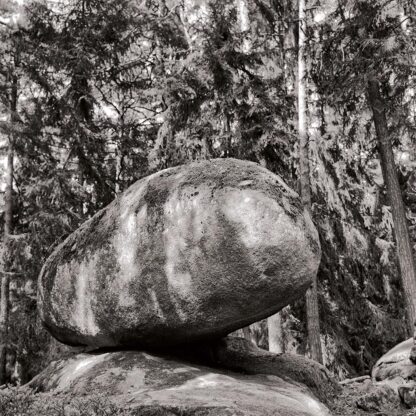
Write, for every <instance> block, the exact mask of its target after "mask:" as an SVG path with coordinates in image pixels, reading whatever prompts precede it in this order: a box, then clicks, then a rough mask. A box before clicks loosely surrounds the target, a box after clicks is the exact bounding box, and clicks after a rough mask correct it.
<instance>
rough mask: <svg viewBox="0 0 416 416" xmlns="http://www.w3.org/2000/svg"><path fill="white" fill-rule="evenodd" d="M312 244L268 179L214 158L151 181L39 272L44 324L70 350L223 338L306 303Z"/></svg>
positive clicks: (312, 235)
mask: <svg viewBox="0 0 416 416" xmlns="http://www.w3.org/2000/svg"><path fill="white" fill-rule="evenodd" d="M319 261H320V246H319V239H318V235H317V232H316V229H315V227H314V226H313V224H312V221H311V219H310V217H309V216H308V215H307V214H304V212H303V210H302V207H301V204H300V201H299V198H298V195H297V194H296V193H295V192H294V191H292V190H291V189H290V188H288V187H287V186H286V185H285V183H284V182H283V181H282V180H281V179H280V178H279V177H278V176H276V175H274V174H273V173H271V172H270V171H268V170H266V169H264V168H262V167H260V166H259V165H257V164H255V163H251V162H246V161H239V160H235V159H216V160H211V161H204V162H197V163H193V164H190V165H185V166H179V167H176V168H171V169H166V170H164V171H161V172H158V173H156V174H154V175H151V176H148V177H146V178H144V179H142V180H140V181H138V182H136V183H135V184H133V185H132V186H131V187H130V188H129V189H128V190H126V191H125V192H124V193H123V194H121V195H120V196H119V197H118V198H116V199H115V200H114V201H113V202H112V203H111V204H109V205H108V206H107V207H106V208H105V209H103V210H101V211H100V212H98V213H97V214H96V215H95V216H94V217H92V218H91V219H90V220H89V221H87V222H85V223H84V224H83V225H82V226H81V227H80V228H79V229H78V230H77V231H75V232H74V233H73V234H72V235H70V236H69V237H68V238H67V239H66V240H65V241H64V242H63V243H62V244H61V245H59V246H58V247H57V248H56V249H55V251H54V252H53V254H52V255H51V256H50V257H49V259H48V260H47V261H46V263H45V265H44V267H43V269H42V271H41V274H40V277H39V284H38V287H39V292H38V304H39V311H40V316H41V319H42V321H43V322H44V324H45V326H46V328H47V329H48V330H49V331H50V332H51V333H52V335H54V336H55V337H56V338H57V339H58V340H60V341H62V342H64V343H67V344H70V345H89V346H93V347H111V346H113V347H114V346H123V345H130V346H131V345H134V346H135V347H141V348H142V347H146V348H147V347H152V348H154V347H159V348H160V347H168V346H171V345H175V344H182V343H188V342H196V341H200V340H204V339H210V338H213V337H222V336H224V335H226V334H228V333H230V332H232V331H234V330H236V329H238V328H241V327H244V326H246V325H249V324H250V323H252V322H255V321H258V320H260V319H262V318H265V317H267V316H269V315H272V314H274V313H275V312H277V311H278V310H280V309H281V308H283V307H284V306H286V305H287V304H289V303H291V302H293V301H294V300H295V299H297V298H299V297H301V296H303V294H304V292H305V291H306V289H307V287H308V286H309V285H310V283H311V279H312V276H313V275H314V274H315V273H316V271H317V268H318V265H319Z"/></svg>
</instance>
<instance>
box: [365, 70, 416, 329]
mask: <svg viewBox="0 0 416 416" xmlns="http://www.w3.org/2000/svg"><path fill="white" fill-rule="evenodd" d="M368 100H369V104H370V106H371V109H372V112H373V120H374V126H375V129H376V136H377V141H378V149H379V153H380V162H381V170H382V173H383V179H384V183H385V185H386V189H387V196H388V199H389V201H390V206H391V213H392V217H393V224H394V235H395V238H396V250H397V257H398V260H399V265H400V271H401V278H402V284H403V291H404V297H405V302H406V315H407V326H408V331H409V335H411V334H413V325H414V323H415V319H416V269H415V261H414V257H413V251H412V245H411V242H410V237H409V230H408V226H407V220H406V211H405V207H404V204H403V197H402V193H401V190H400V185H399V181H398V178H397V171H396V165H395V162H394V155H393V150H392V146H391V142H390V137H389V132H388V128H387V118H386V112H385V109H384V108H385V106H384V100H383V98H382V96H381V94H380V85H379V82H378V80H377V79H375V78H372V79H370V80H369V82H368Z"/></svg>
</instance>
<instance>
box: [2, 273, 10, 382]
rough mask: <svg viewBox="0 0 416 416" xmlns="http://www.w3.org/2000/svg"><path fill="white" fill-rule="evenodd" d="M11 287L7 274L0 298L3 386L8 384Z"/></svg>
mask: <svg viewBox="0 0 416 416" xmlns="http://www.w3.org/2000/svg"><path fill="white" fill-rule="evenodd" d="M9 286H10V277H9V275H8V274H6V273H5V274H3V276H2V279H1V296H0V385H3V384H5V383H6V382H7V374H6V364H7V336H8V323H9Z"/></svg>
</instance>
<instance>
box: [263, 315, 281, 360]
mask: <svg viewBox="0 0 416 416" xmlns="http://www.w3.org/2000/svg"><path fill="white" fill-rule="evenodd" d="M267 330H268V338H269V351H270V352H274V353H276V354H281V353H283V352H284V345H283V332H282V315H281V313H280V312H277V313H275V314H274V315H272V316H269V317H268V318H267Z"/></svg>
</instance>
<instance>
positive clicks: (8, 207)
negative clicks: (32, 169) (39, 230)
mask: <svg viewBox="0 0 416 416" xmlns="http://www.w3.org/2000/svg"><path fill="white" fill-rule="evenodd" d="M6 183H7V186H6V192H5V223H4V238H3V244H4V245H5V248H4V252H5V257H7V251H8V245H9V236H10V234H12V227H13V223H12V220H13V199H12V198H13V145H12V142H11V140H9V149H8V152H7V171H6ZM3 263H4V264H5V266H4V267H5V268H6V270H5V273H3V275H2V276H1V289H0V290H1V292H0V385H2V384H5V383H6V381H7V377H6V363H7V337H8V325H9V286H10V276H9V274H8V273H7V272H8V270H7V267H6V264H7V263H8V259H7V258H6V259H5V261H4V262H3Z"/></svg>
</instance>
